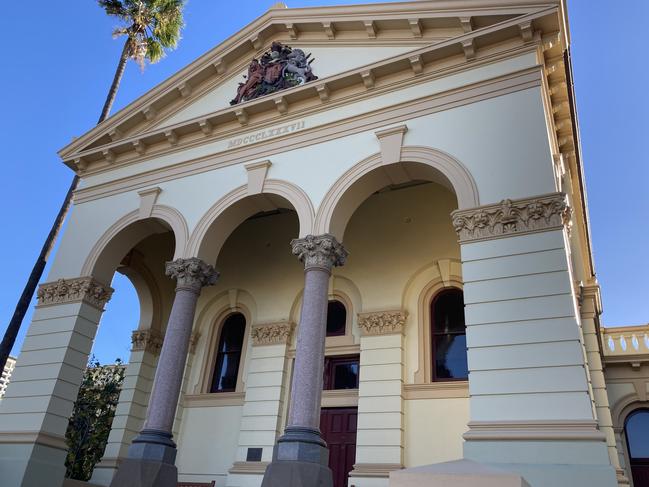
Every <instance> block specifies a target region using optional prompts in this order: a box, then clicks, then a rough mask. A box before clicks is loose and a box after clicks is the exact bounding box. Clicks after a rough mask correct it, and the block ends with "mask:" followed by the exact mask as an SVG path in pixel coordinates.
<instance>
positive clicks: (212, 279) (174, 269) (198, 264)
mask: <svg viewBox="0 0 649 487" xmlns="http://www.w3.org/2000/svg"><path fill="white" fill-rule="evenodd" d="M166 274H167V275H168V276H169V277H171V278H173V279H175V280H176V282H177V285H176V289H180V288H189V289H191V290H192V291H195V292H200V290H201V288H202V287H204V286H213V285H214V284H216V281H217V279H218V278H219V273H218V272H217V271H215V270H214V267H212V266H211V265H209V264H206V263H205V262H203V261H202V260H201V259H197V258H196V257H192V258H190V259H177V260H174V261H173V262H167V271H166Z"/></svg>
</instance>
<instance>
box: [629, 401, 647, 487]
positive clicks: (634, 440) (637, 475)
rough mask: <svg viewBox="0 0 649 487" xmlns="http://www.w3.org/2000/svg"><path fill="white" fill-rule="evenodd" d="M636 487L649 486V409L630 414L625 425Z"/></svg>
mask: <svg viewBox="0 0 649 487" xmlns="http://www.w3.org/2000/svg"><path fill="white" fill-rule="evenodd" d="M624 430H625V433H626V442H627V446H628V448H629V459H630V460H631V472H632V474H633V485H634V486H635V487H647V486H649V409H638V410H636V411H633V412H632V413H631V414H629V417H628V418H627V419H626V423H625V425H624Z"/></svg>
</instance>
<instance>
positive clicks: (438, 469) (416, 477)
mask: <svg viewBox="0 0 649 487" xmlns="http://www.w3.org/2000/svg"><path fill="white" fill-rule="evenodd" d="M215 21H218V19H215ZM206 35H207V34H206ZM593 62H594V61H593ZM60 155H61V158H62V160H63V162H64V163H65V164H67V165H68V166H69V167H70V168H71V169H72V170H74V171H76V173H77V174H78V175H79V176H80V177H81V185H80V187H79V189H78V190H77V191H76V193H75V197H74V206H73V208H72V212H71V215H70V218H69V222H68V225H67V228H66V231H65V234H64V235H63V237H62V241H61V244H60V248H59V250H58V252H57V254H56V257H55V259H54V262H53V265H52V269H51V271H50V273H49V276H48V278H47V279H46V283H44V284H42V286H41V287H40V289H39V293H38V304H37V307H36V311H35V313H34V317H33V320H32V323H31V324H30V325H29V330H28V333H27V338H26V339H25V342H24V344H23V348H22V351H21V353H20V356H19V357H18V362H17V366H16V369H15V371H14V375H13V379H12V383H11V385H10V387H9V388H8V389H7V393H6V395H5V398H4V399H3V400H2V402H1V404H0V474H1V476H2V480H1V481H0V483H2V485H3V486H4V487H18V486H22V487H43V486H52V487H60V486H61V485H62V483H63V476H64V473H65V468H64V458H65V455H66V445H65V442H64V435H65V430H66V426H67V424H68V418H69V416H70V413H71V411H72V406H73V402H74V400H75V398H76V395H77V391H78V387H79V383H80V381H81V377H82V372H83V369H84V367H85V365H86V362H87V359H88V354H89V353H90V351H91V348H92V344H93V339H94V336H95V333H96V330H97V326H98V324H99V322H100V318H101V315H102V311H103V310H104V308H105V307H106V306H108V307H110V303H109V299H110V297H111V294H112V289H111V288H110V284H111V281H112V279H113V275H114V273H115V272H116V271H117V272H120V273H122V274H124V275H126V276H127V277H128V278H129V279H130V281H131V282H132V283H133V286H134V287H135V289H136V291H137V294H138V297H139V301H140V310H139V326H138V328H137V330H135V331H134V332H133V348H132V353H131V355H130V357H129V360H128V368H127V373H126V375H127V377H126V380H125V383H124V388H123V390H122V393H121V397H120V403H119V406H118V409H117V413H116V416H115V419H114V422H113V426H112V430H111V433H110V437H109V440H108V445H107V447H106V450H105V452H104V456H103V459H102V460H101V462H100V463H99V464H98V465H97V466H96V468H95V471H94V474H93V477H92V479H91V483H92V484H94V485H103V486H108V485H111V484H112V485H113V486H144V485H147V486H149V485H156V486H160V487H166V486H174V485H176V482H177V481H179V482H185V483H188V482H193V483H199V484H200V483H205V484H206V485H209V484H210V483H211V482H214V483H215V485H216V486H218V487H224V486H226V487H259V486H261V485H262V483H263V485H264V487H271V486H272V487H275V486H287V487H297V486H302V487H310V486H312V487H316V486H324V487H331V486H334V487H343V486H355V487H388V486H390V487H405V486H413V485H418V486H424V485H426V486H429V485H430V486H450V487H452V486H455V485H462V486H468V485H471V486H473V485H475V486H496V485H497V486H500V487H503V486H519V487H521V486H532V487H545V486H548V487H550V486H551V487H586V486H588V487H614V486H623V485H635V487H642V486H647V485H649V480H648V479H649V472H648V469H649V452H647V449H648V447H647V439H646V438H647V436H649V435H648V434H647V430H648V429H649V420H648V418H649V412H648V411H649V402H648V400H647V394H648V378H649V328H648V327H629V328H619V329H609V330H604V329H602V328H600V322H599V316H600V314H601V311H602V306H601V301H600V290H599V286H598V283H597V280H596V278H595V268H594V263H593V255H592V247H591V240H590V233H589V232H590V229H589V220H588V208H587V199H586V190H585V187H584V164H585V165H586V166H587V161H583V160H582V158H581V152H580V145H579V133H578V122H577V117H576V107H575V100H574V92H573V83H572V75H571V61H570V34H569V28H568V21H567V12H566V6H565V2H564V1H560V0H454V1H445V0H422V1H411V2H402V3H383V4H373V5H350V6H339V7H321V8H295V9H292V8H286V6H285V5H283V4H277V5H275V6H273V7H272V8H271V9H270V10H269V11H268V12H267V13H265V14H264V15H262V16H261V17H259V18H258V19H256V20H254V21H253V22H252V23H250V24H249V25H248V26H246V27H245V28H243V29H242V30H241V31H240V32H238V33H236V34H234V35H233V36H232V37H230V38H228V39H227V40H225V41H224V42H223V43H221V44H220V45H218V46H217V47H215V48H214V49H212V50H211V51H209V52H208V53H206V54H205V55H204V56H202V57H200V58H199V59H197V60H196V61H194V62H193V63H192V64H190V65H189V66H187V67H186V68H184V69H183V70H181V71H179V72H178V73H177V74H175V75H174V76H172V77H171V78H170V79H168V80H167V81H165V82H163V83H162V84H160V85H159V86H157V87H155V88H154V89H152V90H151V91H150V92H148V93H146V94H145V95H144V96H142V97H141V98H139V99H137V100H135V101H134V102H133V103H131V104H130V105H128V106H127V107H125V108H124V109H123V110H121V111H119V112H118V113H116V114H114V115H113V116H112V117H110V118H109V119H108V120H106V121H105V122H103V123H102V124H100V125H99V126H97V127H96V128H94V129H92V130H91V131H89V132H88V133H87V134H85V135H83V136H81V137H79V138H77V139H75V140H74V141H73V142H72V143H71V144H69V145H68V146H66V147H65V148H64V149H62V150H61V152H60ZM134 313H135V311H134ZM643 408H644V409H643ZM634 479H635V480H634Z"/></svg>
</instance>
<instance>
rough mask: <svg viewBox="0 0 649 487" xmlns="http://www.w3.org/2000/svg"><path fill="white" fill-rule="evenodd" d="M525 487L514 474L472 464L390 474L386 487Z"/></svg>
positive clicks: (456, 463) (455, 463)
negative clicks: (388, 485)
mask: <svg viewBox="0 0 649 487" xmlns="http://www.w3.org/2000/svg"><path fill="white" fill-rule="evenodd" d="M423 486H426V487H529V484H528V483H527V482H526V481H525V479H524V478H523V477H521V476H520V475H518V474H515V473H511V472H507V471H505V470H500V469H497V468H493V467H489V466H486V465H482V464H481V463H478V462H474V461H472V460H455V461H453V462H445V463H437V464H434V465H424V466H422V467H414V468H407V469H405V470H395V471H393V472H390V487H423Z"/></svg>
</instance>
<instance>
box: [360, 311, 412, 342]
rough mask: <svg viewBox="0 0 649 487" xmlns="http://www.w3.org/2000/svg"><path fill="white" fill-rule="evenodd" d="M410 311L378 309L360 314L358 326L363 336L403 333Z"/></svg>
mask: <svg viewBox="0 0 649 487" xmlns="http://www.w3.org/2000/svg"><path fill="white" fill-rule="evenodd" d="M406 318H408V313H407V312H406V311H401V310H395V311H376V312H372V313H359V314H358V327H359V328H360V329H361V334H362V335H363V336H368V335H394V334H398V333H403V327H404V325H405V324H406Z"/></svg>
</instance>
